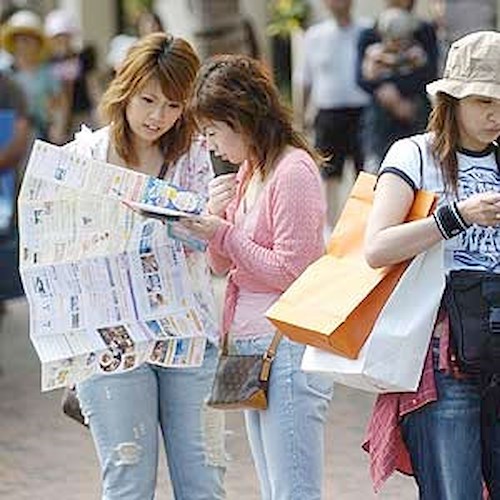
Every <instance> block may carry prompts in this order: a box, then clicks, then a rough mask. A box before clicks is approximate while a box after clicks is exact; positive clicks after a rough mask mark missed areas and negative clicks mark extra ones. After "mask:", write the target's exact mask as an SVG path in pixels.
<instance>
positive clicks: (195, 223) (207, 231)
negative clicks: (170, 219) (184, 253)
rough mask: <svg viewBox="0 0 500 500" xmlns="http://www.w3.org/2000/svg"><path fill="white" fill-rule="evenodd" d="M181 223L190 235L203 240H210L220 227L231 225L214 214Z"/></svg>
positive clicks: (181, 221) (188, 219) (184, 220)
mask: <svg viewBox="0 0 500 500" xmlns="http://www.w3.org/2000/svg"><path fill="white" fill-rule="evenodd" d="M179 222H180V223H181V224H182V225H183V226H184V227H185V228H186V229H188V230H189V232H190V233H192V234H193V235H194V236H196V237H197V238H200V239H202V240H210V239H211V238H213V236H214V235H215V233H216V232H217V230H218V229H219V228H220V227H222V226H224V225H229V222H227V221H226V220H225V219H222V218H221V217H219V216H217V215H212V214H208V215H200V216H198V217H191V218H187V219H182V220H180V221H179Z"/></svg>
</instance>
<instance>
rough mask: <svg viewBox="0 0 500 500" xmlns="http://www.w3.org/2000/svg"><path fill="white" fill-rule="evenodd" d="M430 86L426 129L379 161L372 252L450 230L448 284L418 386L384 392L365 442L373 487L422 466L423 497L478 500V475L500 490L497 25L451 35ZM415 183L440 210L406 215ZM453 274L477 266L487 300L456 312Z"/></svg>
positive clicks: (415, 248) (425, 242) (385, 257)
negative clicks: (471, 350) (473, 352)
mask: <svg viewBox="0 0 500 500" xmlns="http://www.w3.org/2000/svg"><path fill="white" fill-rule="evenodd" d="M427 91H428V93H429V95H430V96H431V97H432V98H433V100H434V109H433V112H432V115H431V117H430V120H429V125H428V132H427V133H425V134H421V135H416V136H413V137H410V138H406V139H402V140H399V141H397V142H396V143H394V144H393V146H392V147H391V149H390V150H389V152H388V153H387V155H386V157H385V159H384V161H383V163H382V166H381V169H380V173H379V182H378V185H377V189H376V193H375V201H374V207H373V211H372V214H371V217H370V220H369V223H368V228H367V234H366V244H365V253H366V257H367V260H368V262H369V263H370V265H372V266H373V267H381V266H387V265H391V264H395V263H398V262H402V261H405V260H407V259H410V258H412V257H414V256H415V255H417V254H419V253H421V252H424V251H426V250H428V249H429V248H430V247H431V246H433V245H435V244H437V243H439V242H440V241H442V240H445V241H444V267H445V272H446V277H447V289H446V292H445V296H444V297H445V298H444V300H443V304H442V307H441V311H440V314H439V317H438V320H437V322H436V326H435V330H434V333H433V337H432V340H431V343H430V346H429V354H428V357H427V360H426V363H425V366H424V370H423V373H422V379H421V382H420V387H419V389H418V391H417V392H416V393H406V394H386V395H382V396H379V398H378V400H377V403H376V405H375V410H374V413H373V416H372V419H371V422H370V425H369V428H368V440H367V442H366V443H365V447H366V448H367V449H368V450H369V452H370V454H371V472H372V478H373V481H374V485H375V489H377V488H378V487H379V486H380V485H381V484H382V482H383V481H384V480H385V479H386V478H387V477H388V476H389V475H390V474H391V473H392V472H393V471H394V470H400V471H402V472H405V473H409V474H413V475H414V476H415V479H416V482H417V486H418V490H419V495H420V496H419V498H421V499H424V500H462V499H463V500H480V499H481V498H483V481H484V484H485V485H486V487H487V489H488V492H489V494H490V497H491V498H493V499H498V498H500V423H499V420H498V416H499V413H498V409H499V408H500V391H498V387H499V385H498V383H497V380H500V377H499V373H500V370H499V368H498V367H500V356H499V357H498V359H497V358H496V354H495V349H494V346H495V345H496V344H495V342H496V340H495V339H494V335H493V334H494V333H495V332H496V330H497V326H498V325H497V323H498V321H497V320H496V319H495V318H496V316H495V314H497V313H498V312H500V309H499V307H498V306H500V174H499V162H500V154H499V146H498V143H497V140H498V137H499V136H500V33H498V32H486V31H485V32H478V33H473V34H470V35H468V36H465V37H464V38H462V39H460V40H458V41H457V42H455V43H454V44H453V45H452V47H451V49H450V52H449V54H448V59H447V61H446V69H445V74H444V77H443V78H442V79H440V80H437V81H435V82H433V83H430V84H429V85H428V86H427ZM417 189H426V190H429V191H433V192H435V193H436V195H437V199H438V204H437V209H436V210H435V212H434V214H433V215H432V216H430V217H428V218H426V219H423V220H420V221H416V222H409V223H403V222H404V220H405V218H406V215H407V212H408V210H409V208H410V206H411V205H412V202H413V199H414V195H415V191H416V190H417ZM457 276H460V277H461V279H465V280H468V281H465V283H466V284H467V283H470V284H471V289H472V283H473V281H472V276H474V277H475V278H474V279H476V278H477V277H480V279H481V280H483V281H481V283H486V280H487V282H488V287H489V289H491V290H490V292H491V293H490V292H488V294H489V295H488V294H487V293H486V287H485V286H482V287H479V288H478V290H479V292H478V293H479V294H480V296H479V298H478V304H479V303H480V304H481V306H477V307H476V306H475V305H471V304H470V303H469V304H466V305H467V308H468V310H467V311H465V312H464V311H458V314H457V311H456V307H454V302H453V300H455V299H450V297H451V295H450V289H451V288H450V287H451V285H452V284H453V283H454V282H455V278H456V277H457ZM478 279H479V278H478ZM490 285H491V286H490ZM453 297H456V296H453ZM488 301H490V303H489V307H483V304H485V303H487V302H488ZM495 301H496V302H495ZM474 308H476V310H474ZM479 309H480V310H479ZM495 311H496V312H495ZM415 314H418V311H415ZM468 315H470V316H468ZM457 318H459V319H460V321H462V320H464V318H465V319H466V320H467V321H469V319H470V320H471V322H470V325H472V328H470V329H469V326H467V328H466V327H465V326H464V327H463V329H460V328H458V326H463V325H465V323H460V322H459V321H458V319H457ZM474 318H480V320H478V321H477V322H475V323H474V322H472V319H474ZM464 321H465V320H464ZM495 325H497V326H495ZM459 330H460V331H459ZM467 331H472V333H473V335H472V336H470V337H467V336H466V334H467ZM462 333H463V335H464V336H461V334H462ZM483 335H486V337H485V338H487V339H488V340H485V341H484V343H483V344H481V346H480V349H479V350H478V351H477V352H478V353H479V354H478V355H477V358H474V359H472V358H470V357H467V356H468V353H467V352H466V350H464V349H459V347H463V346H464V345H466V344H465V343H463V344H461V342H469V341H470V342H472V343H474V342H476V341H477V339H478V338H479V337H480V336H483ZM488 335H489V337H488ZM481 338H482V337H481ZM470 345H472V344H470ZM485 346H488V348H486V347H485ZM492 367H493V368H492Z"/></svg>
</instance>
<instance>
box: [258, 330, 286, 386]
mask: <svg viewBox="0 0 500 500" xmlns="http://www.w3.org/2000/svg"><path fill="white" fill-rule="evenodd" d="M282 337H283V334H282V333H281V332H279V331H278V330H276V333H275V334H274V337H273V340H271V344H270V345H269V347H268V348H267V350H266V352H265V353H264V355H263V356H264V362H263V363H262V370H261V371H260V380H268V379H269V374H270V373H271V364H272V362H273V361H274V358H275V357H276V351H277V349H278V344H279V343H280V341H281V339H282Z"/></svg>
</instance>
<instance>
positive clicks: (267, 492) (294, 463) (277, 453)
mask: <svg viewBox="0 0 500 500" xmlns="http://www.w3.org/2000/svg"><path fill="white" fill-rule="evenodd" d="M271 339H272V335H266V336H264V337H257V338H250V339H238V338H236V339H234V344H235V346H236V350H237V352H238V353H240V354H257V353H264V352H265V350H266V349H267V348H268V347H269V344H270V343H271ZM304 350H305V346H304V345H301V344H297V343H295V342H292V341H290V340H288V339H286V338H283V339H282V340H281V342H280V344H279V346H278V350H277V353H276V358H275V360H274V362H273V366H272V370H271V377H270V379H269V393H268V395H269V406H268V408H267V410H245V423H246V428H247V435H248V440H249V443H250V449H251V451H252V456H253V459H254V462H255V468H256V470H257V476H258V478H259V483H260V492H261V499H262V500H321V498H322V496H321V486H322V482H323V462H324V430H325V422H326V419H327V416H328V407H329V403H330V401H331V399H332V396H333V381H332V379H331V378H329V377H327V376H324V375H322V374H317V373H304V372H303V371H301V369H300V364H301V362H302V355H303V353H304Z"/></svg>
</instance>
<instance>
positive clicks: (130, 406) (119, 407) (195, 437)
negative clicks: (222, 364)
mask: <svg viewBox="0 0 500 500" xmlns="http://www.w3.org/2000/svg"><path fill="white" fill-rule="evenodd" d="M216 364H217V348H216V347H214V346H213V345H212V344H208V346H207V350H206V353H205V361H204V363H203V366H202V367H201V368H188V369H184V368H178V369H175V368H160V367H156V366H153V365H150V364H144V365H142V366H140V367H138V368H137V369H135V370H133V371H130V372H126V373H121V374H116V375H98V376H95V377H93V378H91V379H89V380H88V381H85V382H83V383H81V384H79V385H78V387H77V391H78V397H79V399H80V402H81V406H82V412H83V414H84V415H85V416H86V417H87V418H88V419H89V424H90V429H91V431H92V436H93V438H94V442H95V446H96V449H97V454H98V457H99V462H100V465H101V473H102V482H103V486H102V488H103V494H102V495H103V496H102V498H103V500H118V499H119V500H150V499H153V498H154V492H155V488H156V474H157V464H158V446H159V432H158V428H160V429H161V431H162V435H163V440H164V443H165V449H166V453H167V462H168V467H169V471H170V478H171V481H172V488H173V491H174V495H175V498H176V500H219V499H223V498H225V492H224V486H223V477H224V472H225V451H224V441H223V440H224V414H223V412H221V411H217V410H211V409H210V408H207V407H206V405H204V401H205V399H206V398H207V396H208V394H209V392H210V388H211V385H212V381H213V375H214V372H215V367H216Z"/></svg>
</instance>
